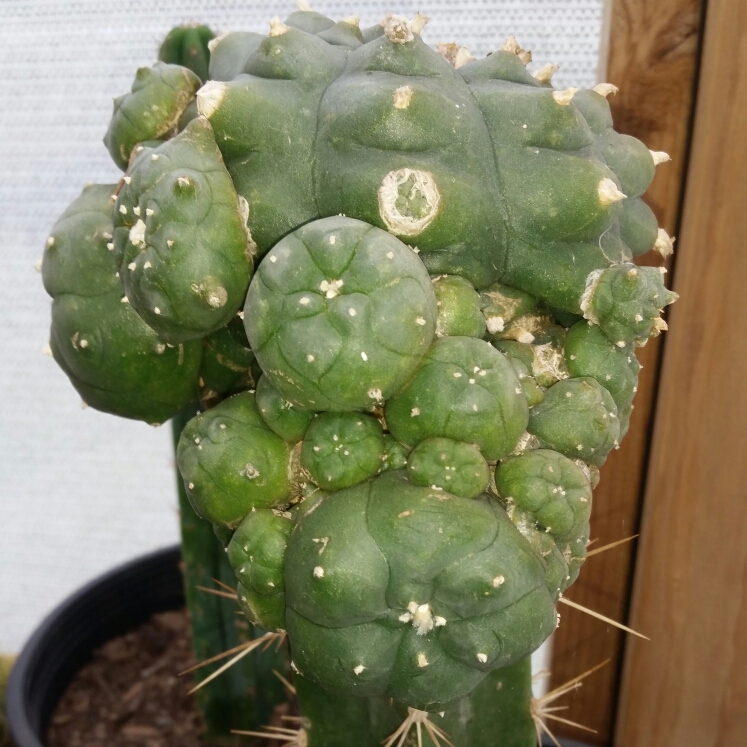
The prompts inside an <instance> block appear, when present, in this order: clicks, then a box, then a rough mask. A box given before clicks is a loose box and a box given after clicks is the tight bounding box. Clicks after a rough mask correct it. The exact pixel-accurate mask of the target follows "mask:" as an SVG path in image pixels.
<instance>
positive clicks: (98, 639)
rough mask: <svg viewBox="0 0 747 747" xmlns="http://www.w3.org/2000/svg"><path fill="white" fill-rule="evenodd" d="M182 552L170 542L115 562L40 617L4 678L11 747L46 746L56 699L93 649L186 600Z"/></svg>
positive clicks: (180, 604)
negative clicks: (35, 628) (181, 566)
mask: <svg viewBox="0 0 747 747" xmlns="http://www.w3.org/2000/svg"><path fill="white" fill-rule="evenodd" d="M180 560H181V557H180V554H179V548H178V547H169V548H167V549H165V550H159V551H158V552H154V553H151V554H150V555H145V556H144V557H142V558H138V559H137V560H134V561H132V562H130V563H127V564H126V565H123V566H120V567H119V568H115V569H114V570H113V571H110V572H109V573H106V574H104V575H103V576H101V577H99V578H97V579H95V580H94V581H92V582H91V583H89V584H87V585H86V586H84V587H83V588H81V589H79V590H78V591H77V592H76V593H75V594H73V595H72V596H71V597H69V598H68V599H66V600H65V601H64V602H63V603H62V604H61V605H60V606H59V607H57V609H55V610H54V611H53V612H52V613H51V614H50V615H49V616H48V617H47V618H46V620H44V622H43V623H42V624H41V625H40V626H39V628H37V630H36V631H35V632H34V634H33V635H32V636H31V638H30V639H29V640H28V642H27V643H26V645H25V646H24V647H23V651H22V652H21V655H20V656H19V657H18V659H17V661H16V663H15V665H14V667H13V670H12V671H11V675H10V680H9V681H8V687H7V690H6V695H5V705H6V710H7V714H8V724H9V727H10V734H11V738H12V740H13V744H14V745H15V747H43V745H44V742H43V735H44V733H45V731H46V729H47V725H48V723H49V719H50V718H51V716H52V712H53V711H54V709H55V706H56V705H57V702H58V701H59V699H60V697H61V696H62V693H63V692H64V690H65V688H66V686H67V684H68V683H69V682H70V680H71V679H72V677H73V675H74V674H75V673H76V672H77V671H78V670H79V669H80V668H81V667H82V666H83V665H84V664H86V663H87V662H88V661H90V659H91V656H92V654H93V651H94V650H95V649H97V648H98V647H99V646H101V645H102V644H104V643H106V641H108V640H111V639H112V638H116V637H117V636H120V635H122V634H124V633H126V632H128V631H129V630H132V629H133V628H136V627H138V626H139V625H142V624H143V623H144V622H146V621H147V620H149V619H150V617H151V616H152V615H153V614H154V613H156V612H165V611H166V610H175V609H179V608H180V607H182V606H183V605H184V589H183V587H182V575H181V572H180V571H179V562H180ZM175 747H176V745H175Z"/></svg>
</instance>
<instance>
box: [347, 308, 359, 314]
mask: <svg viewBox="0 0 747 747" xmlns="http://www.w3.org/2000/svg"><path fill="white" fill-rule="evenodd" d="M357 313H358V312H357V311H356V310H355V309H354V308H353V307H352V306H351V307H350V308H349V309H348V314H350V316H355V315H356V314H357Z"/></svg>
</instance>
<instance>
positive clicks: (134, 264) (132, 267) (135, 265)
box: [127, 262, 137, 271]
mask: <svg viewBox="0 0 747 747" xmlns="http://www.w3.org/2000/svg"><path fill="white" fill-rule="evenodd" d="M127 269H128V270H130V271H132V270H136V269H137V262H130V264H129V265H127Z"/></svg>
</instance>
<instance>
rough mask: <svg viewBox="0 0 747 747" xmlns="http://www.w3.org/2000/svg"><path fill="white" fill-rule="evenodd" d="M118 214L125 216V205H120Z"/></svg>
mask: <svg viewBox="0 0 747 747" xmlns="http://www.w3.org/2000/svg"><path fill="white" fill-rule="evenodd" d="M119 212H120V213H122V215H127V206H126V205H120V206H119Z"/></svg>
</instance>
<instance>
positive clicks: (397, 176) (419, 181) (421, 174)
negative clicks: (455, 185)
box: [378, 168, 441, 236]
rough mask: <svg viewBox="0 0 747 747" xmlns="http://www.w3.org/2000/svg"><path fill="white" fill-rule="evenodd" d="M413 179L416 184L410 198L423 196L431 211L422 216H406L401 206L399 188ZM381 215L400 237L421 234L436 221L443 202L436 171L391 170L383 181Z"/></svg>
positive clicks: (412, 188) (391, 229) (380, 204)
mask: <svg viewBox="0 0 747 747" xmlns="http://www.w3.org/2000/svg"><path fill="white" fill-rule="evenodd" d="M410 178H412V179H413V185H412V187H411V189H410V194H409V195H408V197H415V196H419V197H422V198H423V200H424V201H425V203H426V205H427V206H428V210H427V212H426V213H425V215H423V216H422V217H415V216H411V215H402V213H400V212H399V210H398V209H397V200H398V199H399V198H400V194H399V188H400V186H401V185H402V184H404V183H405V182H407V181H408V180H409V179H410ZM378 198H379V214H380V215H381V218H382V220H383V221H384V223H386V227H387V228H388V229H389V231H390V232H391V233H394V234H396V235H398V236H417V235H418V234H419V233H422V231H423V230H425V228H427V227H428V226H429V225H430V224H431V223H432V222H433V220H434V218H435V217H436V215H437V213H438V208H439V206H440V205H441V193H440V192H439V191H438V187H437V186H436V181H435V179H434V178H433V174H431V173H430V172H428V171H418V170H416V169H408V168H404V169H397V170H395V171H390V172H389V173H388V174H387V175H386V176H385V177H384V178H383V180H382V182H381V186H380V187H379V191H378Z"/></svg>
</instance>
